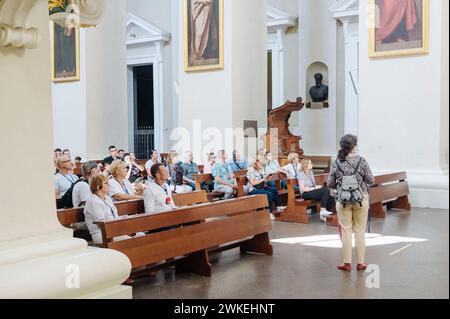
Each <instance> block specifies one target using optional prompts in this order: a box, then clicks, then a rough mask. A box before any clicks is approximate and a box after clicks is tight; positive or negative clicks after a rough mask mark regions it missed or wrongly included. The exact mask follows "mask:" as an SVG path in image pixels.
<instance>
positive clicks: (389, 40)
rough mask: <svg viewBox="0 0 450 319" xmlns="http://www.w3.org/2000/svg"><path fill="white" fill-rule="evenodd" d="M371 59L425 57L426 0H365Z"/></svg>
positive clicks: (426, 34) (427, 44)
mask: <svg viewBox="0 0 450 319" xmlns="http://www.w3.org/2000/svg"><path fill="white" fill-rule="evenodd" d="M369 1H370V8H371V9H370V26H369V29H370V37H369V41H370V43H369V56H370V57H371V58H379V57H391V56H404V55H417V54H428V50H429V0H369Z"/></svg>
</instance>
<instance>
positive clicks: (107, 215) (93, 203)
mask: <svg viewBox="0 0 450 319" xmlns="http://www.w3.org/2000/svg"><path fill="white" fill-rule="evenodd" d="M90 187H91V192H92V196H91V198H89V199H88V201H87V202H86V206H85V207H84V218H85V221H86V226H87V228H88V229H89V232H90V234H91V236H92V240H93V242H94V244H102V243H103V239H102V233H101V231H100V228H98V226H97V225H96V224H95V222H101V221H110V220H114V219H117V218H118V217H119V215H118V213H117V208H116V206H114V203H113V202H112V200H111V198H110V197H109V196H108V192H109V184H108V178H107V177H105V176H103V175H96V176H94V177H92V178H91V181H90Z"/></svg>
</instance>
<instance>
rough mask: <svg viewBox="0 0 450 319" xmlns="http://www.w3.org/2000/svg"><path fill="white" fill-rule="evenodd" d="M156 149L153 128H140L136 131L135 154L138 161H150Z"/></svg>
mask: <svg viewBox="0 0 450 319" xmlns="http://www.w3.org/2000/svg"><path fill="white" fill-rule="evenodd" d="M154 148H155V130H154V128H153V127H152V126H143V127H138V129H137V130H135V131H134V153H135V154H136V158H138V159H149V158H150V152H151V150H153V149H154Z"/></svg>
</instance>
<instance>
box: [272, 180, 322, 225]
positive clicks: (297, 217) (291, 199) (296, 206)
mask: <svg viewBox="0 0 450 319" xmlns="http://www.w3.org/2000/svg"><path fill="white" fill-rule="evenodd" d="M328 177H329V174H322V175H316V176H315V179H316V184H317V185H324V186H325V185H326V184H327V182H328ZM287 184H288V190H287V191H288V200H287V208H286V210H285V211H284V212H283V213H281V214H279V215H278V216H276V217H275V220H276V221H280V222H293V223H300V224H308V223H309V216H308V209H309V208H312V209H313V211H314V212H315V213H319V212H320V208H321V206H320V202H318V201H315V200H304V199H302V198H298V195H297V194H296V192H295V189H294V188H295V187H296V186H299V184H298V180H297V179H296V178H293V179H288V180H287Z"/></svg>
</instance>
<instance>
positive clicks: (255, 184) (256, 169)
mask: <svg viewBox="0 0 450 319" xmlns="http://www.w3.org/2000/svg"><path fill="white" fill-rule="evenodd" d="M270 175H271V174H267V173H266V172H265V171H264V162H263V161H262V160H259V159H257V160H256V161H255V162H254V163H253V166H252V167H251V168H250V169H249V170H248V172H247V179H248V185H247V187H248V189H249V193H248V195H266V196H267V199H268V201H269V209H270V212H272V211H273V205H274V204H275V206H276V207H277V211H278V212H282V211H283V210H285V209H286V207H283V206H281V202H280V198H279V196H278V190H277V188H276V187H271V186H268V185H267V180H268V179H269V178H270Z"/></svg>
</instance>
